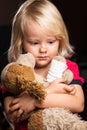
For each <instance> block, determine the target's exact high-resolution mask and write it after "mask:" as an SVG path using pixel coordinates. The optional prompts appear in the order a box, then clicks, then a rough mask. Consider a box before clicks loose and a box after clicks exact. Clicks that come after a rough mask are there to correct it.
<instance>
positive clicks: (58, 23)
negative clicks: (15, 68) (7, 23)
mask: <svg viewBox="0 0 87 130" xmlns="http://www.w3.org/2000/svg"><path fill="white" fill-rule="evenodd" d="M30 18H32V19H33V20H34V21H35V22H37V23H38V24H39V25H40V26H42V27H44V28H45V29H46V30H47V31H49V32H50V33H51V34H52V35H54V36H56V37H57V38H58V39H59V40H60V46H59V50H58V54H59V55H62V56H64V57H66V58H67V57H70V56H71V55H72V54H73V48H72V46H71V45H70V43H69V36H68V32H67V29H66V26H65V24H64V21H63V18H62V16H61V14H60V12H59V11H58V9H57V8H56V7H55V6H54V5H53V4H52V3H51V2H50V1H48V0H27V1H26V2H24V3H23V4H22V5H21V6H20V8H19V9H18V11H17V13H16V14H15V16H14V19H13V24H12V36H11V46H10V48H9V51H8V60H9V62H11V61H15V60H16V59H17V57H18V55H19V54H20V53H22V42H23V33H24V28H25V26H26V22H27V20H28V21H29V19H30Z"/></svg>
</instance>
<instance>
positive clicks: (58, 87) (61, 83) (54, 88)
mask: <svg viewBox="0 0 87 130" xmlns="http://www.w3.org/2000/svg"><path fill="white" fill-rule="evenodd" d="M46 91H47V93H48V94H49V93H68V94H75V92H76V90H75V87H74V86H73V85H67V84H66V79H63V78H61V79H56V80H55V81H53V82H52V83H51V84H50V85H49V87H48V88H46Z"/></svg>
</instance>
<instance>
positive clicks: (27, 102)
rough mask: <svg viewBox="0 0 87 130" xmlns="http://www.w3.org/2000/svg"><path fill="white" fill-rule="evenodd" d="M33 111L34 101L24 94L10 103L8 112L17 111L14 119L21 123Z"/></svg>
mask: <svg viewBox="0 0 87 130" xmlns="http://www.w3.org/2000/svg"><path fill="white" fill-rule="evenodd" d="M34 109H35V100H34V99H33V98H32V97H30V96H29V94H27V93H26V92H25V93H22V94H21V95H20V96H19V97H17V98H15V99H14V100H13V101H12V102H11V106H10V109H9V111H10V112H14V111H17V113H16V114H17V115H16V119H18V121H22V120H25V119H27V118H28V117H29V113H30V112H31V111H33V110H34Z"/></svg>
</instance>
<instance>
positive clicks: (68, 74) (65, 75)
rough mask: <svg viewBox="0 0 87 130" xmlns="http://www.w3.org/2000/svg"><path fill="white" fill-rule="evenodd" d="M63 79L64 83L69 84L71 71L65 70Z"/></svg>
mask: <svg viewBox="0 0 87 130" xmlns="http://www.w3.org/2000/svg"><path fill="white" fill-rule="evenodd" d="M63 78H65V79H67V81H66V83H67V84H70V83H71V81H72V80H73V73H72V72H71V70H69V69H67V70H65V71H64V72H63Z"/></svg>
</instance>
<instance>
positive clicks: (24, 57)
mask: <svg viewBox="0 0 87 130" xmlns="http://www.w3.org/2000/svg"><path fill="white" fill-rule="evenodd" d="M16 62H17V63H18V64H22V65H26V66H29V67H32V68H34V66H35V58H34V56H33V55H32V54H31V53H25V54H20V55H19V57H18V58H17V60H16Z"/></svg>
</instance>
